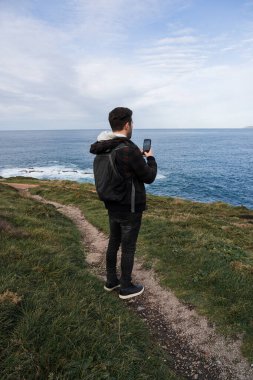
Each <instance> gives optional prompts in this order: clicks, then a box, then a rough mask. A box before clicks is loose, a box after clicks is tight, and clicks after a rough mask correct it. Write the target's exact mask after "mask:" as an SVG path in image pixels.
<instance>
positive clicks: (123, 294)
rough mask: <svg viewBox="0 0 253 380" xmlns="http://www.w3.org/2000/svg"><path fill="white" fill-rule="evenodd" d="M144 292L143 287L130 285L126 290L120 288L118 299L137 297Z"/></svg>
mask: <svg viewBox="0 0 253 380" xmlns="http://www.w3.org/2000/svg"><path fill="white" fill-rule="evenodd" d="M143 291H144V286H143V285H134V284H131V285H130V286H128V287H127V288H121V289H120V292H119V298H121V299H123V300H126V299H129V298H132V297H136V296H139V295H140V294H141V293H143Z"/></svg>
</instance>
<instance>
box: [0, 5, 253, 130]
mask: <svg viewBox="0 0 253 380" xmlns="http://www.w3.org/2000/svg"><path fill="white" fill-rule="evenodd" d="M252 89H253V0H54V1H52V0H0V130H30V129H33V130H41V129H42V130H43V129H86V128H87V129H93V128H94V129H107V128H109V124H108V113H109V111H111V110H112V109H113V108H115V107H118V106H123V107H128V108H131V109H132V110H133V121H134V126H135V128H243V127H246V126H251V125H253V90H252Z"/></svg>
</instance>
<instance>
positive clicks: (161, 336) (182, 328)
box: [9, 183, 253, 380]
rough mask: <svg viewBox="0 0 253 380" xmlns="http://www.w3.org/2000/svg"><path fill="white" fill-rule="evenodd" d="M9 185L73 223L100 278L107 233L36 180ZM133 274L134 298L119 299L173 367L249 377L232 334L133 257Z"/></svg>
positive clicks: (189, 373)
mask: <svg viewBox="0 0 253 380" xmlns="http://www.w3.org/2000/svg"><path fill="white" fill-rule="evenodd" d="M9 185H11V186H12V187H14V188H16V189H18V190H19V192H20V194H21V195H22V196H25V197H29V198H32V199H34V200H36V201H39V202H42V203H45V204H50V205H53V206H54V207H55V208H56V209H57V210H58V211H59V212H61V213H62V214H64V215H65V216H67V217H68V218H70V219H71V220H72V221H73V222H74V223H75V224H76V226H77V227H78V229H79V230H80V231H81V234H82V239H83V244H84V245H85V247H86V248H87V249H86V251H88V255H87V256H86V260H87V262H88V264H89V266H90V270H91V271H92V272H93V273H95V274H96V275H97V276H98V277H99V278H101V279H103V280H104V268H105V263H104V258H105V255H104V253H105V250H106V246H107V238H106V236H105V235H104V234H103V233H101V232H99V231H98V230H97V229H96V228H95V227H94V226H92V225H91V224H90V223H89V222H88V221H87V220H86V219H85V217H84V215H83V214H82V213H81V211H80V210H79V209H78V208H77V207H74V206H65V205H62V204H60V203H57V202H51V201H47V200H46V199H44V198H42V197H40V196H36V195H31V194H30V193H29V188H31V187H34V186H36V185H20V184H13V183H12V184H9ZM133 277H134V279H136V281H138V282H140V283H142V284H143V285H144V286H145V292H144V293H143V295H142V296H140V297H136V298H135V299H132V300H129V301H120V300H119V302H125V303H126V305H127V306H128V307H130V308H132V309H134V310H135V311H136V313H137V314H138V315H140V316H141V318H142V319H143V320H144V321H145V322H146V323H147V325H148V326H149V328H150V332H151V334H152V335H153V337H154V338H155V340H156V341H157V342H158V343H159V344H160V345H161V346H162V347H163V348H164V349H165V350H166V351H168V353H169V354H170V356H171V357H172V358H173V364H172V365H173V367H174V369H175V370H176V372H177V373H179V374H181V375H183V376H185V377H186V378H189V379H199V380H204V379H205V380H253V368H252V367H253V365H252V366H250V365H249V363H248V362H247V361H246V360H245V359H244V358H243V357H242V355H241V353H240V346H241V338H240V337H238V339H237V340H232V339H225V338H224V337H222V336H220V335H219V334H217V332H216V331H215V328H214V327H213V326H211V325H210V323H209V322H208V321H207V319H206V318H204V317H202V316H199V315H198V314H197V313H196V311H195V310H194V309H193V308H192V307H191V306H189V305H184V304H183V303H182V302H180V301H179V300H178V299H177V298H176V297H175V295H174V294H173V293H172V292H171V291H169V290H165V289H163V288H162V287H161V286H160V285H159V282H158V280H157V278H156V276H155V273H154V272H153V271H151V270H146V269H144V268H143V265H142V262H141V260H140V259H139V258H138V259H136V261H135V266H134V273H133ZM110 296H112V295H110V294H108V297H110Z"/></svg>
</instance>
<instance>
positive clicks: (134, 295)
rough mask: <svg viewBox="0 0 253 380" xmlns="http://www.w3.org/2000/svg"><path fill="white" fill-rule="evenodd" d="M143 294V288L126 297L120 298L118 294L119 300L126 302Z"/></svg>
mask: <svg viewBox="0 0 253 380" xmlns="http://www.w3.org/2000/svg"><path fill="white" fill-rule="evenodd" d="M143 292H144V286H143V288H142V289H141V290H140V291H139V292H138V293H133V294H128V295H127V296H122V295H121V294H119V298H121V299H122V300H127V299H130V298H133V297H137V296H139V295H140V294H142V293H143Z"/></svg>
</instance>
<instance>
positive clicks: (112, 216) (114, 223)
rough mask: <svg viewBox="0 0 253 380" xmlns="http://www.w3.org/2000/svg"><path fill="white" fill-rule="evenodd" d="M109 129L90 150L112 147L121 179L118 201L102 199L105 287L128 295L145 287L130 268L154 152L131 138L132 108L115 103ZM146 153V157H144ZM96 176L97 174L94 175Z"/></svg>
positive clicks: (153, 174) (153, 166) (153, 170)
mask: <svg viewBox="0 0 253 380" xmlns="http://www.w3.org/2000/svg"><path fill="white" fill-rule="evenodd" d="M109 123H110V126H111V129H112V132H102V133H100V135H99V136H98V138H97V142H95V143H94V144H92V145H91V149H90V152H91V153H93V154H96V155H99V154H103V153H105V152H110V151H112V150H114V149H115V148H117V149H116V150H115V165H116V168H117V170H118V172H119V174H120V175H121V176H122V177H123V179H124V186H125V192H124V194H123V199H121V200H120V201H115V200H113V201H112V200H109V201H108V200H107V201H104V203H105V207H106V208H107V209H108V215H109V225H110V238H109V244H108V248H107V252H106V272H107V281H106V284H105V286H104V289H105V290H107V291H112V290H114V289H116V288H118V287H120V291H119V297H120V298H122V299H129V298H132V297H135V296H138V295H140V294H141V293H142V292H143V291H144V287H143V286H142V285H138V284H133V283H132V269H133V264H134V254H135V248H136V242H137V238H138V233H139V230H140V226H141V219H142V213H143V211H144V210H145V209H146V191H145V186H144V183H152V182H153V181H154V180H155V177H156V173H157V165H156V161H155V158H154V157H153V152H152V150H150V151H149V152H142V151H140V149H139V148H138V147H137V146H136V145H135V144H134V143H133V142H132V141H131V140H130V139H131V136H132V129H133V121H132V111H131V110H130V109H128V108H124V107H117V108H115V109H113V110H112V111H111V112H110V113H109ZM143 155H144V156H145V157H146V159H147V161H146V160H145V159H144V157H143ZM95 179H96V178H95ZM120 244H121V251H122V256H121V277H120V280H119V279H118V277H117V272H116V263H117V252H118V249H119V246H120Z"/></svg>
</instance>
